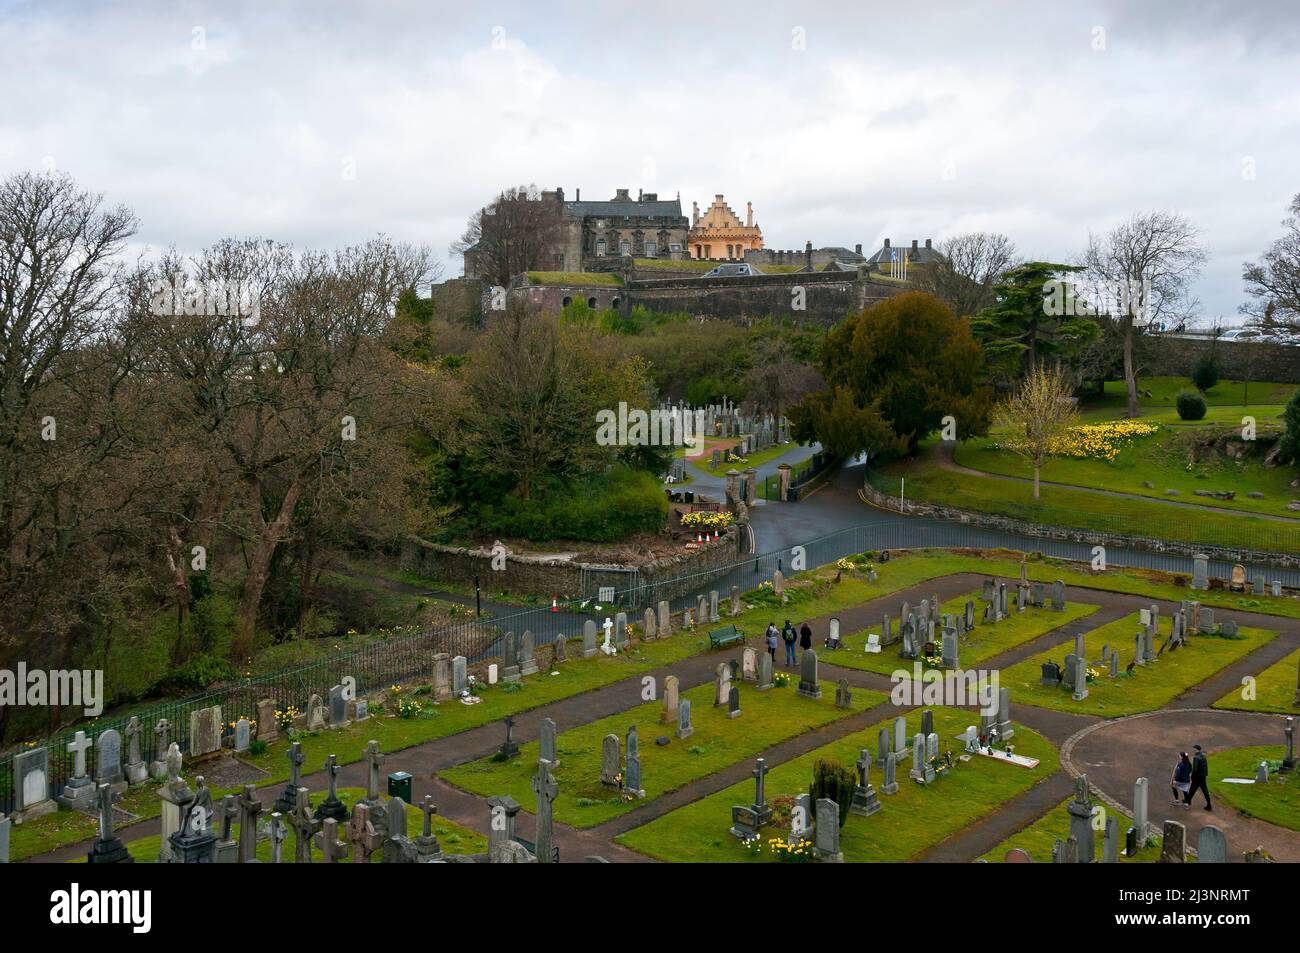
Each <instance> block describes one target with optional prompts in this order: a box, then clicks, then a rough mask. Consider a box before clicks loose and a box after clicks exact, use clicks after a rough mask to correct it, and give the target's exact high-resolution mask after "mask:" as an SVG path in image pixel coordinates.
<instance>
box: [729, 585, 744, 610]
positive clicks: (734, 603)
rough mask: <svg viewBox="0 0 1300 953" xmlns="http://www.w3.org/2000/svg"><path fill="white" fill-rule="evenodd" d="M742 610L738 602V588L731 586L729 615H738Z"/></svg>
mask: <svg viewBox="0 0 1300 953" xmlns="http://www.w3.org/2000/svg"><path fill="white" fill-rule="evenodd" d="M742 608H743V607H742V605H741V602H740V587H739V586H732V587H731V614H732V615H733V616H738V615H740V613H741V611H742Z"/></svg>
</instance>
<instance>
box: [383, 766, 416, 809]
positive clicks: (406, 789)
mask: <svg viewBox="0 0 1300 953" xmlns="http://www.w3.org/2000/svg"><path fill="white" fill-rule="evenodd" d="M388 796H389V797H400V798H401V799H402V800H403V801H405V802H406V803H407V804H410V803H411V776H410V775H409V774H407V773H406V772H405V771H394V772H393V773H392V774H390V775H389V776H388Z"/></svg>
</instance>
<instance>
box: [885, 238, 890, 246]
mask: <svg viewBox="0 0 1300 953" xmlns="http://www.w3.org/2000/svg"><path fill="white" fill-rule="evenodd" d="M885 247H886V248H888V247H889V239H888V238H886V239H885Z"/></svg>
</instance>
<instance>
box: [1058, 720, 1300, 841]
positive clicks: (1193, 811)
mask: <svg viewBox="0 0 1300 953" xmlns="http://www.w3.org/2000/svg"><path fill="white" fill-rule="evenodd" d="M1281 717H1282V716H1280V715H1265V714H1254V713H1249V712H1240V711H1236V712H1230V711H1209V710H1206V709H1175V710H1171V709H1165V710H1162V711H1154V712H1146V713H1144V714H1140V715H1131V716H1129V717H1127V718H1117V719H1114V720H1111V721H1106V722H1101V723H1099V724H1096V725H1091V726H1089V727H1088V728H1085V729H1084V730H1083V731H1081V732H1079V733H1078V734H1077V735H1075V736H1074V737H1073V738H1072V739H1070V741H1069V742H1067V744H1066V746H1065V748H1064V749H1063V750H1062V752H1061V762H1062V764H1063V765H1065V766H1066V770H1067V771H1070V773H1071V774H1080V773H1082V774H1087V775H1088V782H1089V784H1090V785H1091V786H1092V787H1093V788H1094V789H1095V790H1096V791H1097V792H1098V793H1099V794H1101V795H1102V799H1103V800H1105V801H1108V802H1109V803H1110V804H1111V806H1112V807H1116V808H1119V809H1121V810H1123V811H1125V812H1128V811H1130V810H1131V809H1132V805H1133V782H1134V781H1135V780H1136V779H1137V778H1139V777H1145V778H1149V779H1150V795H1149V797H1150V802H1149V803H1150V808H1149V819H1150V822H1151V824H1152V825H1153V826H1154V828H1155V829H1156V832H1157V833H1158V832H1159V830H1160V828H1161V826H1162V822H1163V821H1164V820H1166V819H1168V820H1176V821H1178V822H1179V823H1181V824H1184V825H1186V827H1187V841H1188V843H1189V844H1195V843H1196V840H1197V836H1198V835H1199V834H1200V831H1201V828H1202V827H1204V826H1205V825H1207V824H1213V825H1215V826H1216V827H1218V828H1220V829H1221V830H1222V831H1223V832H1224V834H1225V835H1227V838H1228V848H1229V849H1228V857H1229V859H1230V860H1233V861H1239V860H1240V859H1241V855H1242V853H1243V852H1244V851H1247V850H1251V849H1253V848H1255V847H1258V846H1261V845H1262V846H1263V847H1264V848H1265V849H1266V850H1267V851H1268V852H1269V853H1270V854H1272V855H1273V857H1274V858H1276V859H1277V860H1278V861H1281V862H1289V863H1295V862H1297V861H1300V832H1298V831H1292V830H1287V829H1286V828H1282V827H1278V826H1276V825H1273V824H1269V823H1266V822H1265V821H1261V820H1258V819H1256V818H1252V817H1246V816H1245V815H1242V814H1239V813H1238V812H1237V811H1236V810H1234V809H1233V808H1232V807H1230V806H1229V805H1228V804H1227V803H1226V802H1224V801H1223V800H1222V799H1221V798H1219V799H1217V800H1216V801H1215V807H1214V810H1213V811H1206V810H1204V808H1203V806H1202V805H1203V804H1204V800H1203V799H1202V797H1201V795H1200V794H1197V795H1196V799H1195V800H1194V801H1193V803H1192V806H1191V807H1190V808H1184V807H1174V806H1173V803H1172V799H1171V798H1170V796H1169V787H1168V778H1169V776H1170V775H1171V774H1172V773H1173V765H1174V762H1175V761H1176V760H1177V758H1178V752H1179V751H1181V750H1187V751H1190V750H1191V747H1192V745H1193V744H1200V745H1203V746H1204V747H1205V751H1206V755H1207V756H1208V758H1209V761H1210V797H1211V798H1212V799H1214V798H1215V794H1216V793H1217V790H1218V789H1219V788H1221V787H1222V786H1223V780H1222V779H1223V773H1222V772H1221V771H1216V770H1215V766H1214V753H1215V752H1216V751H1223V750H1226V749H1228V748H1240V747H1244V746H1250V745H1266V744H1267V745H1277V746H1279V747H1280V745H1281V737H1282V725H1281Z"/></svg>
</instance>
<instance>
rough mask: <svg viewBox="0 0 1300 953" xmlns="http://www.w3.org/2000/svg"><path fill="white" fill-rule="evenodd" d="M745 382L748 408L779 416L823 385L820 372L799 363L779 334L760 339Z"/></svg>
mask: <svg viewBox="0 0 1300 953" xmlns="http://www.w3.org/2000/svg"><path fill="white" fill-rule="evenodd" d="M744 384H745V405H746V407H747V409H749V410H752V411H756V412H758V413H764V414H773V415H775V416H776V417H778V418H779V417H781V416H782V415H783V414H784V413H785V412H786V409H787V408H790V407H793V406H794V405H795V404H797V403H799V402H800V401H801V400H803V399H804V398H805V397H807V396H808V395H809V394H812V393H815V392H816V391H820V390H825V389H826V381H825V380H824V379H823V378H822V376H821V374H819V373H818V372H817V371H816V369H814V368H812V367H809V366H808V365H807V364H802V363H800V362H799V361H798V360H797V359H796V358H795V357H794V354H793V352H792V349H791V347H790V342H789V341H787V340H786V339H784V338H782V337H777V338H772V339H768V340H765V341H763V342H762V343H760V345H759V346H758V348H757V350H756V353H755V355H754V366H753V367H751V368H750V369H749V371H748V372H747V373H746V374H745V378H744Z"/></svg>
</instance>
